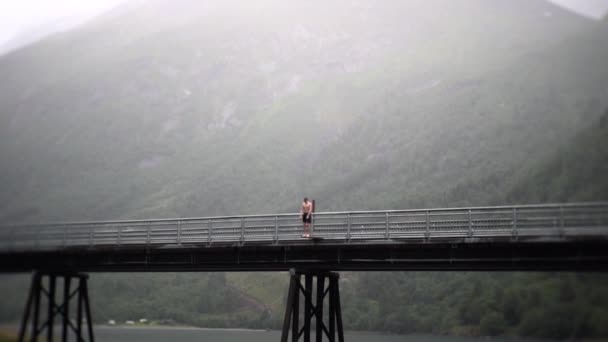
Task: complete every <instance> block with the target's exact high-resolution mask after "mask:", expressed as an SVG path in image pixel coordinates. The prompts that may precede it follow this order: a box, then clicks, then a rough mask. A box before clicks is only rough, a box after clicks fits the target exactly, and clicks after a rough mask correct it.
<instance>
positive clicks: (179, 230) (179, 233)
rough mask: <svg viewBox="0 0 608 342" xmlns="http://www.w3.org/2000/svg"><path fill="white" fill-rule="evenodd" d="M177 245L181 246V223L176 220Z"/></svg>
mask: <svg viewBox="0 0 608 342" xmlns="http://www.w3.org/2000/svg"><path fill="white" fill-rule="evenodd" d="M177 244H178V245H181V244H182V221H180V220H177Z"/></svg>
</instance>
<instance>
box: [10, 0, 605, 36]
mask: <svg viewBox="0 0 608 342" xmlns="http://www.w3.org/2000/svg"><path fill="white" fill-rule="evenodd" d="M125 1H127V0H52V1H50V0H0V44H2V43H4V42H5V41H6V40H8V39H10V38H11V37H13V36H14V35H15V34H18V33H19V32H22V31H27V30H30V29H33V28H36V27H39V26H41V25H43V24H45V23H48V22H52V21H55V20H58V19H60V18H63V17H81V18H88V17H90V16H91V15H94V14H97V13H101V12H103V11H106V10H108V9H110V8H112V7H113V6H116V5H117V4H119V3H121V2H125ZM199 1H200V0H199ZM246 1H255V0H246ZM550 1H553V2H555V3H558V4H560V5H562V6H563V7H567V8H569V9H572V10H575V11H577V12H579V13H581V14H583V15H587V16H590V17H594V18H599V17H601V16H603V15H604V14H606V12H608V0H550Z"/></svg>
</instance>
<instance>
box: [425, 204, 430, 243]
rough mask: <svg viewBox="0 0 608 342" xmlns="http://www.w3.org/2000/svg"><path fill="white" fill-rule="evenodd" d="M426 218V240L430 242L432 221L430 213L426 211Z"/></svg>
mask: <svg viewBox="0 0 608 342" xmlns="http://www.w3.org/2000/svg"><path fill="white" fill-rule="evenodd" d="M425 216H426V233H425V235H426V240H427V241H428V240H430V239H431V221H430V217H429V216H430V213H429V211H428V210H427V211H426V215H425Z"/></svg>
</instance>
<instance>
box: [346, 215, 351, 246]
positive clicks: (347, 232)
mask: <svg viewBox="0 0 608 342" xmlns="http://www.w3.org/2000/svg"><path fill="white" fill-rule="evenodd" d="M351 221H352V218H351V217H350V213H348V214H346V241H348V242H350V230H351V225H352V223H351Z"/></svg>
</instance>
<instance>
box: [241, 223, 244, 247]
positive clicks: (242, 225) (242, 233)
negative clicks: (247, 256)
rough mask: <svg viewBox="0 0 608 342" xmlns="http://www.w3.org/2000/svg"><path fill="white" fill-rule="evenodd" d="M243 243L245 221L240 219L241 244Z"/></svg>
mask: <svg viewBox="0 0 608 342" xmlns="http://www.w3.org/2000/svg"><path fill="white" fill-rule="evenodd" d="M243 243H245V219H244V218H242V217H241V244H243Z"/></svg>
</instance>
